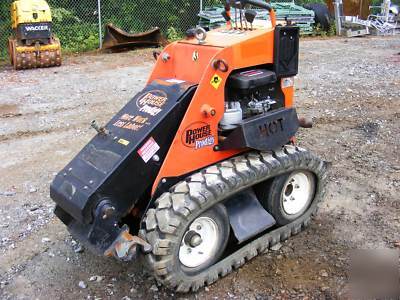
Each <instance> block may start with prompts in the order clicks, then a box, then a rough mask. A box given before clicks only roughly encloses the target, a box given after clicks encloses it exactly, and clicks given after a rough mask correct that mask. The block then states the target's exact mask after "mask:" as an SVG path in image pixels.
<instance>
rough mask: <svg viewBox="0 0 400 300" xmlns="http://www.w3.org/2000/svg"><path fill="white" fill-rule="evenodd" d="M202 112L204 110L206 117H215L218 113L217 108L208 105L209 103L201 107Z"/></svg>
mask: <svg viewBox="0 0 400 300" xmlns="http://www.w3.org/2000/svg"><path fill="white" fill-rule="evenodd" d="M201 112H202V113H203V114H204V115H205V116H206V117H208V116H211V117H213V116H215V115H216V114H217V111H216V110H215V108H214V107H211V106H210V105H208V104H204V105H203V106H202V107H201Z"/></svg>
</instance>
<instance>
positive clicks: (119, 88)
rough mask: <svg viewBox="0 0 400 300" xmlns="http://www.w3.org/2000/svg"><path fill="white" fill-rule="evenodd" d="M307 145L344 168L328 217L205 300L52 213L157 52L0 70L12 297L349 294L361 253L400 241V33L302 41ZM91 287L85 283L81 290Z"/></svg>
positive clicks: (5, 284)
mask: <svg viewBox="0 0 400 300" xmlns="http://www.w3.org/2000/svg"><path fill="white" fill-rule="evenodd" d="M300 46H301V60H300V73H299V75H298V77H297V79H296V85H297V89H296V104H297V107H298V112H299V113H300V114H301V115H305V116H308V117H313V118H314V121H315V126H314V128H313V129H304V130H303V129H302V130H301V131H300V134H299V137H298V142H299V144H300V145H302V146H304V147H306V148H309V149H311V150H312V151H314V152H315V153H317V154H318V155H320V156H321V157H322V158H323V159H325V160H326V161H329V162H331V163H332V166H331V168H330V172H329V178H330V180H329V186H328V193H327V195H326V199H325V201H324V202H323V203H322V204H321V209H320V210H319V213H318V216H317V217H316V219H315V220H314V222H313V223H312V225H311V226H310V227H309V228H308V229H307V230H306V231H304V232H303V233H301V234H299V235H297V236H295V237H293V238H291V239H290V240H289V241H287V242H286V243H283V244H282V247H281V248H280V249H276V251H270V252H268V253H266V254H264V255H261V256H259V257H257V258H255V259H253V260H252V261H251V262H249V263H248V264H247V265H245V266H244V267H242V268H241V269H239V270H237V271H234V272H233V273H232V274H231V275H229V276H227V277H225V278H223V279H221V280H219V281H218V282H217V283H215V284H213V285H212V286H210V287H208V288H206V289H202V290H201V291H200V292H198V293H197V294H184V295H175V294H174V293H171V292H170V291H168V290H166V289H165V288H163V287H161V286H159V285H157V283H156V282H155V280H154V279H153V278H152V277H151V276H150V275H149V274H148V273H147V272H146V271H144V270H143V265H142V264H141V262H140V261H139V262H133V263H127V264H124V263H119V262H116V261H115V260H113V259H105V258H102V257H96V256H94V255H92V254H91V253H89V251H86V250H84V249H81V248H80V246H79V244H77V243H76V242H75V241H74V240H73V239H72V238H71V237H70V235H69V234H68V232H67V230H66V228H65V227H64V226H63V225H62V224H61V222H60V221H58V219H57V218H55V217H54V216H53V212H52V210H53V206H54V204H53V202H52V201H51V200H50V198H49V184H50V182H51V180H52V178H53V177H54V175H55V174H56V172H57V171H58V170H60V169H61V168H62V167H63V166H64V165H65V164H66V163H67V162H69V161H70V159H72V157H73V156H74V155H75V154H76V153H77V152H78V151H79V150H80V149H81V148H82V147H83V146H84V145H85V144H86V142H87V141H88V140H89V139H90V138H91V137H92V136H93V135H94V134H95V132H94V131H93V130H92V129H90V128H89V127H90V122H91V121H92V120H93V119H96V120H97V121H98V122H99V123H105V122H106V121H107V120H108V119H109V118H110V117H111V116H113V115H114V114H115V113H116V112H117V111H118V110H119V108H121V107H122V106H123V105H124V104H125V103H126V102H127V101H128V100H129V99H130V98H132V96H133V95H134V94H136V93H137V92H138V91H139V90H141V89H142V88H143V87H144V84H145V81H146V77H147V74H148V73H149V72H150V70H151V68H152V65H153V61H152V58H151V51H149V50H139V51H133V52H129V53H120V54H101V55H83V56H78V57H67V58H66V59H65V61H64V65H63V66H62V67H60V68H52V69H40V70H30V71H24V72H15V71H13V70H12V69H11V68H10V67H6V66H3V67H0V124H1V126H0V174H1V175H0V253H1V254H0V298H1V299H100V298H101V299H122V298H124V297H125V298H124V299H126V300H127V299H165V298H175V297H179V298H181V299H197V298H200V299H203V298H206V299H337V298H343V297H344V296H343V295H344V293H345V291H346V288H347V282H348V280H347V278H348V276H347V272H348V259H349V251H350V250H351V249H357V248H372V249H377V248H395V247H396V245H398V244H396V242H397V241H400V199H399V197H398V192H399V191H400V149H399V147H400V52H399V51H400V38H399V37H384V38H360V39H359V38H354V39H329V40H315V39H313V40H302V41H301V45H300ZM80 281H82V282H81V283H80Z"/></svg>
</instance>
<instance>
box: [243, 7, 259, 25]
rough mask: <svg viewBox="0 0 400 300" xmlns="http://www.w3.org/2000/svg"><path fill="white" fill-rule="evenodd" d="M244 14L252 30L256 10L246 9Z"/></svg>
mask: <svg viewBox="0 0 400 300" xmlns="http://www.w3.org/2000/svg"><path fill="white" fill-rule="evenodd" d="M244 16H245V18H246V21H247V22H249V23H250V30H253V22H254V19H255V18H256V16H257V12H256V11H255V10H252V9H247V10H246V11H245V12H244Z"/></svg>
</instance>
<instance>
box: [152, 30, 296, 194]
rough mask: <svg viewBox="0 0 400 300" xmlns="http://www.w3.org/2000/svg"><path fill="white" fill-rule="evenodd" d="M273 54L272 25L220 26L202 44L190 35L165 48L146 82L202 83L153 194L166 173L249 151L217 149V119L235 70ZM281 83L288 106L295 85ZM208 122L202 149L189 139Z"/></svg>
mask: <svg viewBox="0 0 400 300" xmlns="http://www.w3.org/2000/svg"><path fill="white" fill-rule="evenodd" d="M273 59H274V26H272V28H267V29H266V28H255V29H254V30H246V31H245V30H243V31H240V32H239V31H233V30H226V29H217V30H213V31H210V32H208V34H207V37H206V39H205V40H204V42H203V43H199V42H198V41H197V40H196V39H188V40H183V41H178V42H175V43H172V44H170V45H168V46H167V47H166V48H165V49H164V50H163V51H162V53H161V54H160V55H159V57H158V59H157V62H156V65H155V67H154V70H153V72H152V74H151V75H150V78H149V80H148V83H150V82H152V81H153V80H157V79H161V78H163V79H165V78H168V79H175V80H179V81H186V82H190V83H194V84H197V85H198V87H197V90H196V92H195V94H194V96H193V99H192V100H191V102H190V104H189V107H188V109H187V111H186V114H185V116H184V118H183V120H182V122H181V124H180V126H179V129H178V131H177V133H176V135H175V138H174V140H173V142H172V144H171V146H170V149H169V151H168V154H167V156H166V158H165V160H164V163H163V165H162V167H161V169H160V172H159V174H158V176H157V178H156V180H155V182H154V184H153V189H152V191H153V193H154V191H155V190H156V188H157V186H158V184H159V182H160V180H162V179H163V178H169V177H179V176H182V175H184V174H187V173H189V172H192V171H195V170H198V169H201V168H203V167H206V166H208V165H211V164H214V163H216V162H218V161H221V160H224V159H226V158H228V157H232V156H234V155H236V154H238V153H240V152H243V151H244V150H245V149H237V150H228V151H216V148H215V147H216V146H217V145H218V140H219V136H218V123H219V122H220V120H221V118H222V117H223V114H224V111H225V106H224V103H225V100H226V99H225V97H226V96H225V84H226V82H227V78H228V76H229V74H230V73H231V72H232V71H234V70H238V69H242V68H246V67H248V66H261V65H270V64H272V63H273ZM218 60H223V61H224V62H225V63H226V65H227V66H228V68H227V70H226V71H225V70H222V71H221V69H222V68H217V67H215V64H214V62H216V61H218ZM283 80H284V79H282V81H283ZM281 87H282V91H283V94H284V96H285V107H290V106H292V102H293V84H291V85H288V86H287V87H286V85H285V87H284V86H282V83H281ZM210 110H212V113H210ZM204 126H206V127H207V129H208V131H209V132H208V133H209V137H210V139H211V141H212V143H210V144H209V145H208V146H206V147H201V148H198V149H196V148H195V147H193V146H189V145H188V144H187V143H185V135H186V134H187V133H188V130H192V131H191V132H193V130H194V129H196V128H204Z"/></svg>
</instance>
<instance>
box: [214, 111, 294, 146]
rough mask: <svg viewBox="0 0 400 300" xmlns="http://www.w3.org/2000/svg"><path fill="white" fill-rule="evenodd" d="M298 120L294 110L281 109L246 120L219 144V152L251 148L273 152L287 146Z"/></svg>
mask: <svg viewBox="0 0 400 300" xmlns="http://www.w3.org/2000/svg"><path fill="white" fill-rule="evenodd" d="M298 129H299V120H298V118H297V113H296V110H295V109H294V108H281V109H277V110H274V111H271V112H267V113H265V114H260V115H256V116H253V117H250V118H247V119H244V120H243V122H242V123H241V124H240V125H239V126H238V127H236V128H235V129H233V130H232V131H231V132H230V133H229V134H228V135H227V136H226V138H225V139H224V140H222V142H221V143H220V144H219V148H220V149H221V150H229V149H240V148H251V149H256V150H260V151H266V150H275V149H277V148H278V147H281V146H283V145H285V144H287V143H288V142H289V141H290V138H292V137H293V136H294V135H295V134H296V132H297V130H298Z"/></svg>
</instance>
